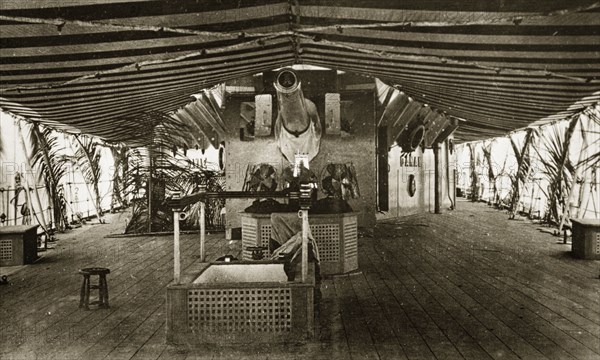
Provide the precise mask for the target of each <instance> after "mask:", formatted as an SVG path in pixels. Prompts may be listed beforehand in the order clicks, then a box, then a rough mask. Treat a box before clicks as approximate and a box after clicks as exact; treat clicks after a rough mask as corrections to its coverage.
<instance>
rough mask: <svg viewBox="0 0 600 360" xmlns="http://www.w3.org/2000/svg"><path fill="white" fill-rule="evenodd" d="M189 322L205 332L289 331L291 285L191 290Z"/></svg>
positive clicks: (189, 294)
mask: <svg viewBox="0 0 600 360" xmlns="http://www.w3.org/2000/svg"><path fill="white" fill-rule="evenodd" d="M188 326H189V327H190V329H191V330H192V331H196V330H201V331H203V332H205V331H209V332H213V331H215V332H252V333H256V332H271V333H282V332H288V331H290V330H291V328H292V292H291V289H289V288H268V289H219V290H216V289H206V290H205V289H203V290H188Z"/></svg>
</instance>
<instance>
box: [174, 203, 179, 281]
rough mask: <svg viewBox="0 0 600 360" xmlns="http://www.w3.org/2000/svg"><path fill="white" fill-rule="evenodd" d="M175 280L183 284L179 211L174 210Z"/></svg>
mask: <svg viewBox="0 0 600 360" xmlns="http://www.w3.org/2000/svg"><path fill="white" fill-rule="evenodd" d="M173 273H174V274H173V279H174V280H175V284H179V283H180V282H181V258H180V252H179V210H173Z"/></svg>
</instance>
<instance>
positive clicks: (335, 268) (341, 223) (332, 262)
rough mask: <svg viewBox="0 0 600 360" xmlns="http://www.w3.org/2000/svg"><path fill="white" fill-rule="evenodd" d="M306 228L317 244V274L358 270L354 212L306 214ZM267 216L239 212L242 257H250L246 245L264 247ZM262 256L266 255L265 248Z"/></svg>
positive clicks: (268, 225) (268, 226) (268, 232)
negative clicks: (318, 260)
mask: <svg viewBox="0 0 600 360" xmlns="http://www.w3.org/2000/svg"><path fill="white" fill-rule="evenodd" d="M309 222H310V230H311V233H312V235H313V237H314V238H315V241H316V242H317V246H318V247H319V256H320V260H321V274H323V275H332V274H342V273H347V272H350V271H354V270H356V269H358V222H357V214H356V213H343V214H310V212H309ZM271 229H272V228H271V215H270V214H252V213H242V259H243V260H252V252H251V251H249V250H247V248H248V247H250V246H265V247H267V248H268V245H269V239H270V238H271ZM264 255H265V256H268V255H270V254H269V253H268V251H265V252H264Z"/></svg>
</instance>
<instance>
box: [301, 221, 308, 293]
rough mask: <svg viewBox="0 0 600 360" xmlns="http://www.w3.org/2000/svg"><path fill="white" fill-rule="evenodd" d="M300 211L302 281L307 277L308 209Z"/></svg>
mask: <svg viewBox="0 0 600 360" xmlns="http://www.w3.org/2000/svg"><path fill="white" fill-rule="evenodd" d="M300 212H301V213H302V282H306V281H307V279H308V210H300Z"/></svg>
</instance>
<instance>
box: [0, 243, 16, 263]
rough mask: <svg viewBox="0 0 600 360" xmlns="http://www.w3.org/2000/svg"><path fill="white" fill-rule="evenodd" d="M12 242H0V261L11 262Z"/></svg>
mask: <svg viewBox="0 0 600 360" xmlns="http://www.w3.org/2000/svg"><path fill="white" fill-rule="evenodd" d="M12 243H13V242H12V240H0V260H6V261H12V259H13V246H12Z"/></svg>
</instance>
